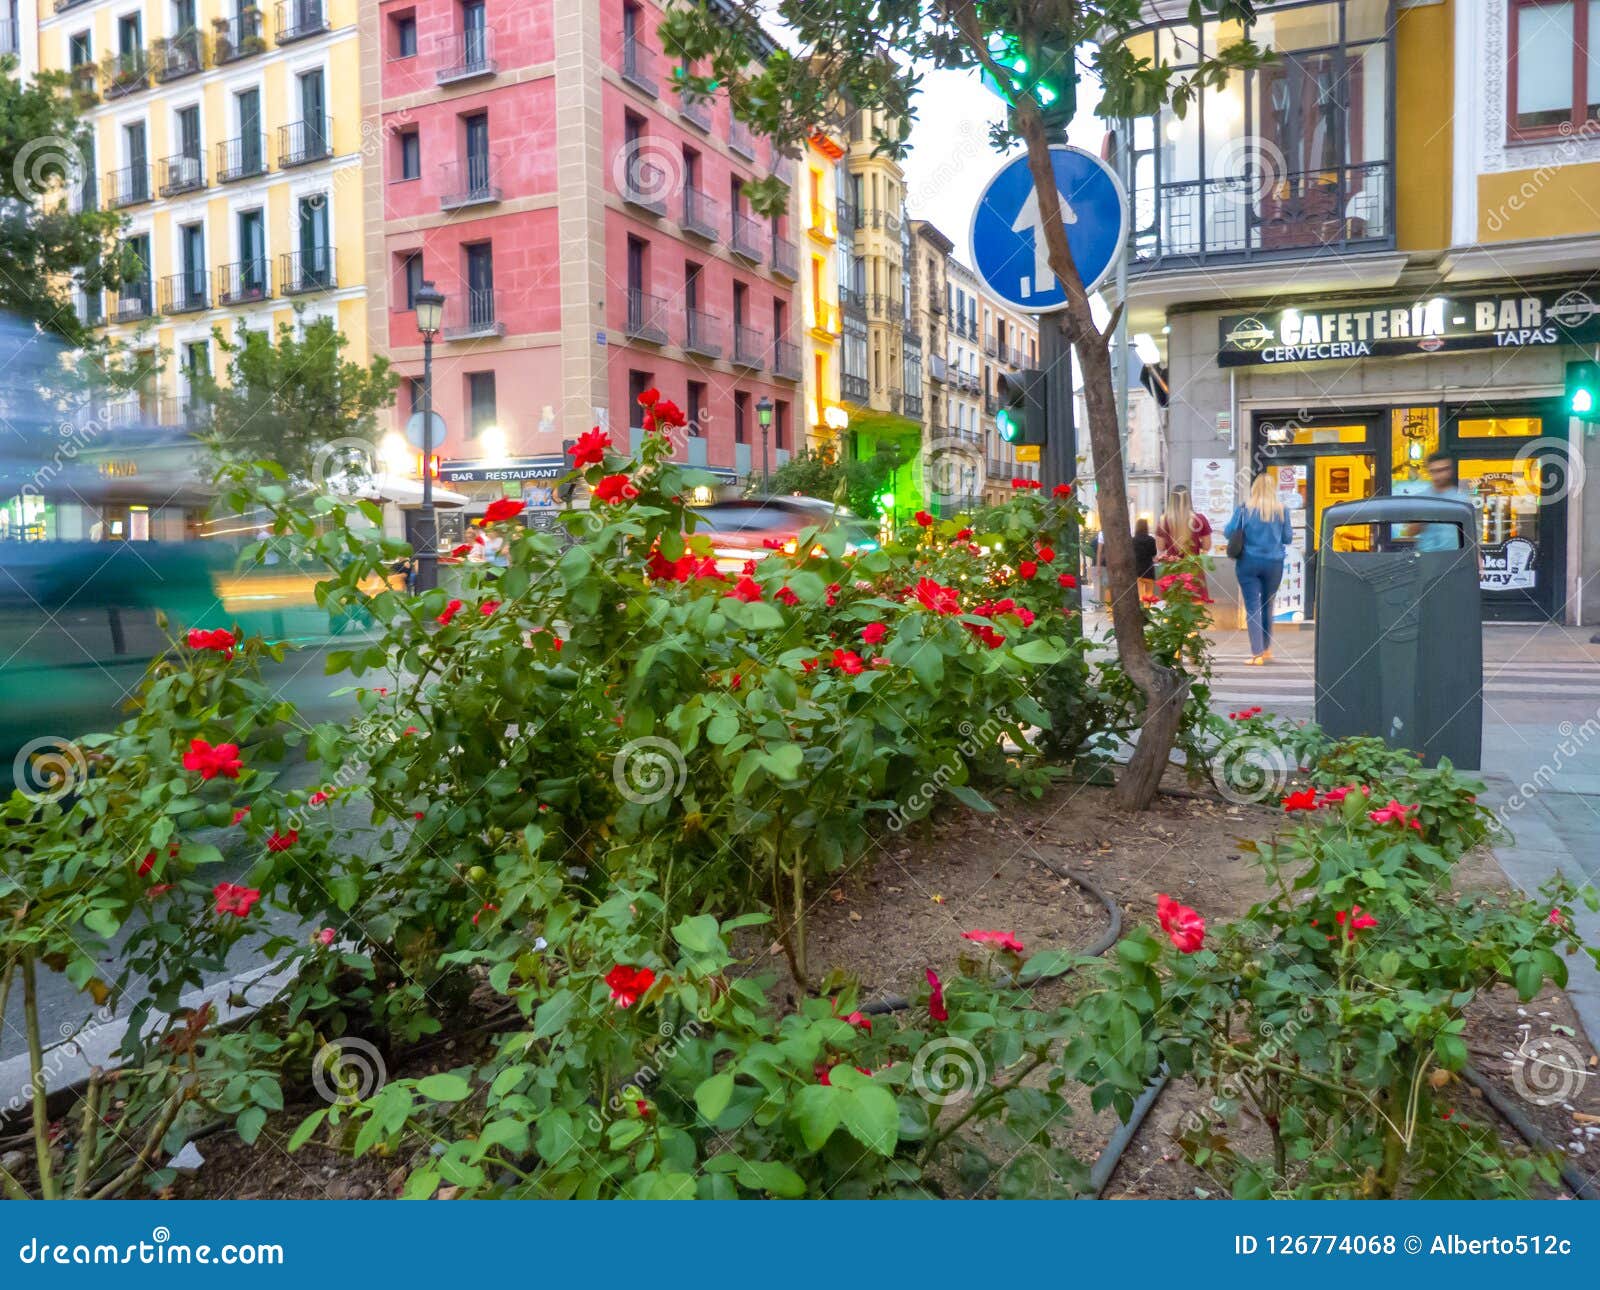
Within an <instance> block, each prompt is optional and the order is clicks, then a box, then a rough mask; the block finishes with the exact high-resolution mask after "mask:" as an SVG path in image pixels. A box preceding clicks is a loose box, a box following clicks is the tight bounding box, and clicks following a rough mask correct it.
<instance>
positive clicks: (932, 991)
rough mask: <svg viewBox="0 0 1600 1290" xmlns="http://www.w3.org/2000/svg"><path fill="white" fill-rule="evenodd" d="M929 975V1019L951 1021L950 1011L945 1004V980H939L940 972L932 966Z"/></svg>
mask: <svg viewBox="0 0 1600 1290" xmlns="http://www.w3.org/2000/svg"><path fill="white" fill-rule="evenodd" d="M927 977H928V1019H929V1020H930V1021H949V1020H950V1012H949V1010H948V1009H947V1008H946V1007H945V1006H944V982H942V981H940V980H939V974H938V973H937V972H935V971H934V970H933V969H932V968H929V969H928V971H927Z"/></svg>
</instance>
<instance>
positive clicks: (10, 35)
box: [0, 18, 21, 56]
mask: <svg viewBox="0 0 1600 1290" xmlns="http://www.w3.org/2000/svg"><path fill="white" fill-rule="evenodd" d="M20 48H21V47H20V45H19V43H18V31H17V24H16V23H14V22H12V21H11V19H9V18H0V56H3V55H6V54H16V53H18V52H20Z"/></svg>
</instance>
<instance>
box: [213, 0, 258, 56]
mask: <svg viewBox="0 0 1600 1290" xmlns="http://www.w3.org/2000/svg"><path fill="white" fill-rule="evenodd" d="M263 25H264V24H263V23H262V19H261V10H259V9H257V8H256V7H255V6H254V5H252V6H251V7H250V8H248V9H242V10H240V11H239V12H238V13H237V14H235V15H234V16H233V17H232V18H213V19H212V20H211V29H212V32H213V35H212V40H211V61H212V62H214V63H215V64H216V65H217V66H218V67H220V66H222V65H223V64H224V63H234V62H237V61H238V60H239V59H241V58H249V57H250V56H251V55H252V54H259V53H261V52H262V51H263V50H265V49H266V47H267V38H266V36H265V35H263V34H262V27H263Z"/></svg>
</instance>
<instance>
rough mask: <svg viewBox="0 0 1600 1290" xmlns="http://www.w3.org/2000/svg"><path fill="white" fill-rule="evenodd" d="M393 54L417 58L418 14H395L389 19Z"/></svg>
mask: <svg viewBox="0 0 1600 1290" xmlns="http://www.w3.org/2000/svg"><path fill="white" fill-rule="evenodd" d="M389 24H390V42H389V48H390V50H391V56H392V57H394V58H415V57H416V56H417V15H416V14H414V13H400V14H395V16H394V17H392V18H391V19H389Z"/></svg>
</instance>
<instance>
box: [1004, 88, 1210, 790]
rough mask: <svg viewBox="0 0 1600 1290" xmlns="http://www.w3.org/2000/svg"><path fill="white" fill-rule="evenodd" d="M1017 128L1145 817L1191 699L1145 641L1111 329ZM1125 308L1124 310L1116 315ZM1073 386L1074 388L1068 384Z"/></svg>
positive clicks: (1031, 118) (1043, 143)
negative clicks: (1060, 298)
mask: <svg viewBox="0 0 1600 1290" xmlns="http://www.w3.org/2000/svg"><path fill="white" fill-rule="evenodd" d="M1016 117H1017V127H1018V129H1019V130H1020V132H1021V134H1022V136H1023V138H1024V140H1026V142H1027V145H1028V168H1029V170H1030V172H1031V173H1032V175H1033V183H1034V187H1035V188H1036V189H1037V190H1038V193H1039V214H1040V217H1041V218H1040V224H1041V225H1042V226H1043V228H1044V230H1045V240H1046V242H1048V243H1049V251H1050V268H1051V270H1052V271H1053V272H1054V273H1055V275H1056V277H1057V278H1058V279H1059V280H1060V282H1061V284H1062V288H1063V289H1064V290H1065V292H1066V296H1067V308H1066V311H1065V315H1064V316H1065V322H1066V331H1067V338H1068V339H1069V340H1070V341H1071V342H1072V348H1073V350H1074V351H1075V352H1076V353H1077V356H1078V365H1079V366H1080V367H1081V368H1082V370H1083V398H1084V404H1085V406H1086V408H1087V411H1088V418H1089V443H1090V446H1091V448H1092V449H1093V452H1094V479H1095V485H1096V490H1097V494H1098V497H1097V501H1098V505H1099V511H1100V534H1101V541H1103V542H1104V543H1105V552H1106V571H1107V573H1108V575H1109V577H1110V581H1111V623H1112V626H1113V628H1114V629H1115V631H1116V641H1117V658H1118V660H1119V661H1120V662H1121V664H1122V668H1123V670H1124V671H1125V672H1126V673H1127V674H1128V678H1129V680H1131V681H1132V682H1133V683H1134V685H1136V686H1137V687H1138V688H1139V692H1140V693H1141V694H1143V695H1144V698H1145V710H1144V722H1143V725H1142V727H1141V728H1140V731H1139V736H1138V739H1137V740H1136V741H1135V744H1134V750H1133V756H1132V757H1131V758H1129V760H1128V765H1127V768H1126V769H1125V770H1124V771H1123V773H1122V774H1121V775H1120V776H1119V777H1118V779H1117V788H1116V801H1117V804H1118V805H1119V806H1121V807H1123V808H1125V809H1127V810H1136V811H1139V810H1144V809H1145V808H1146V807H1148V806H1149V805H1150V803H1151V801H1152V800H1153V799H1154V797H1155V794H1156V789H1157V787H1158V786H1159V784H1160V782H1161V775H1162V772H1163V771H1165V770H1166V767H1167V762H1168V759H1169V758H1170V757H1171V754H1172V745H1173V742H1174V740H1175V739H1176V738H1177V734H1178V725H1179V723H1180V722H1181V721H1182V719H1183V706H1184V704H1185V702H1187V700H1188V697H1189V685H1190V682H1189V678H1188V677H1186V676H1183V675H1182V674H1181V673H1179V672H1176V671H1174V670H1173V669H1171V668H1168V667H1163V666H1161V665H1160V664H1158V663H1157V662H1156V661H1155V659H1153V658H1152V657H1151V656H1150V651H1149V649H1148V648H1147V647H1146V645H1145V638H1144V609H1143V607H1142V606H1141V605H1140V603H1139V590H1138V577H1137V570H1136V569H1135V567H1134V562H1133V525H1132V522H1131V519H1130V517H1129V514H1128V491H1127V486H1126V481H1125V479H1124V477H1123V472H1122V426H1121V424H1120V419H1119V418H1118V416H1117V398H1116V386H1115V382H1114V380H1113V378H1112V369H1111V350H1110V345H1109V341H1108V335H1109V329H1108V331H1107V332H1106V333H1102V332H1101V331H1100V329H1099V328H1098V327H1096V326H1095V323H1094V315H1093V312H1092V311H1091V310H1090V307H1089V297H1088V294H1087V293H1086V292H1085V291H1084V289H1083V280H1082V279H1081V278H1080V277H1079V276H1078V269H1077V265H1076V264H1074V263H1073V260H1072V250H1071V247H1070V246H1069V245H1068V243H1067V226H1066V224H1065V222H1064V221H1063V220H1062V217H1061V203H1060V200H1059V196H1058V193H1057V190H1056V180H1055V169H1054V167H1053V166H1052V165H1051V161H1050V141H1049V139H1048V138H1047V137H1046V135H1045V131H1044V127H1043V124H1042V122H1041V121H1040V120H1039V117H1038V114H1037V113H1036V112H1034V111H1033V110H1031V109H1030V108H1028V107H1026V106H1024V107H1021V108H1020V109H1019V110H1018V112H1017V114H1016ZM1124 304H1125V302H1119V304H1118V308H1119V309H1120V308H1122V307H1124ZM1069 384H1070V382H1069Z"/></svg>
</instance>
